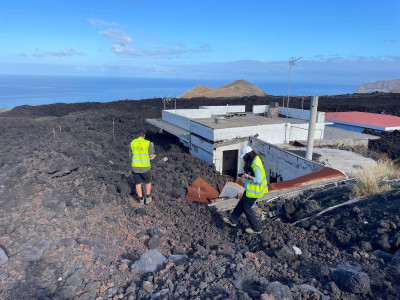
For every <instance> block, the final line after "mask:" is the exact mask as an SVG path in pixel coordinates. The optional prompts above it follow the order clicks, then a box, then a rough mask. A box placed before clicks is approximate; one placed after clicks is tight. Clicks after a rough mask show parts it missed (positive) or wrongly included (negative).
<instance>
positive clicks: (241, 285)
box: [232, 269, 256, 292]
mask: <svg viewBox="0 0 400 300" xmlns="http://www.w3.org/2000/svg"><path fill="white" fill-rule="evenodd" d="M253 276H254V272H253V271H252V270H251V269H242V270H240V271H238V272H236V273H234V274H233V278H234V279H233V280H232V283H233V285H234V286H235V288H237V289H238V290H243V291H245V292H248V291H252V290H254V289H255V288H256V282H254V280H253Z"/></svg>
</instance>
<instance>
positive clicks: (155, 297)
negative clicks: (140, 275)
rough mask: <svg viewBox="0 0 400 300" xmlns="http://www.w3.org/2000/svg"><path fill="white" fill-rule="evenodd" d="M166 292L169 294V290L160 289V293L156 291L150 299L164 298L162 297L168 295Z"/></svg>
mask: <svg viewBox="0 0 400 300" xmlns="http://www.w3.org/2000/svg"><path fill="white" fill-rule="evenodd" d="M168 292H169V289H162V290H160V291H158V292H156V293H154V294H151V297H150V298H151V299H157V298H159V297H161V296H164V295H166V294H168Z"/></svg>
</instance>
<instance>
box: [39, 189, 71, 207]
mask: <svg viewBox="0 0 400 300" xmlns="http://www.w3.org/2000/svg"><path fill="white" fill-rule="evenodd" d="M67 199H68V197H67V196H66V195H65V194H64V193H63V192H61V191H57V190H53V191H52V192H51V195H49V196H48V197H46V198H44V199H43V200H42V205H43V206H45V207H47V208H50V209H52V210H54V211H55V212H58V213H62V212H63V211H64V210H65V208H66V206H67V205H66V200H67Z"/></svg>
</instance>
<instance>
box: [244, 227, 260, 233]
mask: <svg viewBox="0 0 400 300" xmlns="http://www.w3.org/2000/svg"><path fill="white" fill-rule="evenodd" d="M245 231H246V232H247V233H250V234H260V233H261V232H262V231H261V230H260V231H255V230H253V229H251V228H246V229H245Z"/></svg>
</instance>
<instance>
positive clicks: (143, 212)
mask: <svg viewBox="0 0 400 300" xmlns="http://www.w3.org/2000/svg"><path fill="white" fill-rule="evenodd" d="M135 213H136V214H137V215H139V216H144V215H146V214H147V211H146V209H145V208H143V207H138V208H137V209H136V210H135Z"/></svg>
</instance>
